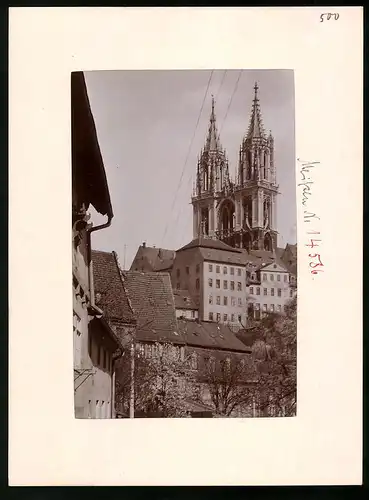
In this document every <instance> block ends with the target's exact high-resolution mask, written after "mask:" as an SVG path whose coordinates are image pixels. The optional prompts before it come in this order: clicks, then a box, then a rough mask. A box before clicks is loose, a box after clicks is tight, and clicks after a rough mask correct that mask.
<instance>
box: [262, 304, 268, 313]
mask: <svg viewBox="0 0 369 500" xmlns="http://www.w3.org/2000/svg"><path fill="white" fill-rule="evenodd" d="M267 310H268V306H267V304H263V311H265V312H266V311H267Z"/></svg>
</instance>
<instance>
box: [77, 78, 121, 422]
mask: <svg viewBox="0 0 369 500" xmlns="http://www.w3.org/2000/svg"><path fill="white" fill-rule="evenodd" d="M71 85H72V87H71V92H72V190H73V192H72V277H73V281H72V293H73V364H74V403H75V416H76V418H110V417H112V416H113V415H114V372H115V360H116V358H117V357H118V356H119V355H120V354H121V352H122V351H121V345H120V343H119V340H118V339H117V337H116V336H115V334H114V332H113V331H112V330H111V328H110V327H109V325H108V324H107V323H106V321H105V319H104V314H103V311H102V310H101V309H100V308H99V307H98V306H97V305H96V302H95V294H94V287H93V279H92V266H91V262H92V261H91V233H92V232H94V231H97V230H100V229H104V228H105V227H108V226H109V225H110V223H111V220H112V218H113V210H112V206H111V201H110V194H109V189H108V185H107V180H106V175H105V169H104V165H103V162H102V158H101V155H100V150H99V145H98V142H97V136H96V130H95V125H94V121H93V117H92V114H91V110H90V105H89V101H88V96H87V89H86V84H85V81H84V75H83V73H81V72H77V73H72V81H71ZM91 205H92V206H93V207H94V208H95V209H96V210H97V212H99V213H100V214H101V215H104V216H106V217H107V222H106V223H105V224H103V225H101V226H93V224H91V223H90V215H89V212H88V210H89V207H90V206H91Z"/></svg>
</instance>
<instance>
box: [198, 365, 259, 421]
mask: <svg viewBox="0 0 369 500" xmlns="http://www.w3.org/2000/svg"><path fill="white" fill-rule="evenodd" d="M248 358H249V356H248ZM198 380H199V382H200V385H201V386H202V392H203V394H204V392H208V394H209V396H210V401H211V404H212V405H213V407H214V410H215V412H216V414H217V415H219V416H225V417H230V416H234V415H236V414H237V413H238V412H239V411H242V413H243V414H245V412H247V410H249V409H250V408H251V407H252V402H253V398H254V395H255V387H254V385H255V368H254V365H253V363H252V360H250V359H247V357H246V356H244V355H243V356H242V355H241V356H240V355H228V356H224V359H221V360H218V361H217V360H215V359H214V358H213V359H211V358H210V359H209V360H207V361H206V362H205V363H204V365H203V367H202V369H201V370H200V373H199V376H198Z"/></svg>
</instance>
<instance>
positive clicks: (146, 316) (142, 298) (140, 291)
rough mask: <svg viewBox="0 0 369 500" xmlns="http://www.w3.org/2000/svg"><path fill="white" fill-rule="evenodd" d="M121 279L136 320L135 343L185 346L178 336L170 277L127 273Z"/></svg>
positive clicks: (147, 273)
mask: <svg viewBox="0 0 369 500" xmlns="http://www.w3.org/2000/svg"><path fill="white" fill-rule="evenodd" d="M123 277H124V284H125V287H126V290H127V293H128V297H129V299H130V301H131V304H132V307H133V310H134V312H135V314H136V317H137V339H138V340H141V341H153V342H155V341H158V342H159V341H169V342H173V343H177V344H181V343H184V341H183V338H182V337H181V335H180V334H179V332H178V325H177V319H176V312H175V304H174V296H173V292H172V285H171V281H170V276H169V274H168V273H157V272H138V271H126V272H124V273H123Z"/></svg>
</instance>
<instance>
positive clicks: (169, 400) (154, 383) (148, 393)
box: [116, 342, 192, 418]
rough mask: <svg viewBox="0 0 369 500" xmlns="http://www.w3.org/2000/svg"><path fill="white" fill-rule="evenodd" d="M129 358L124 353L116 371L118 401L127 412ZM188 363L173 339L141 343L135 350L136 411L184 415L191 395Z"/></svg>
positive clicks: (172, 415)
mask: <svg viewBox="0 0 369 500" xmlns="http://www.w3.org/2000/svg"><path fill="white" fill-rule="evenodd" d="M130 367H131V363H130V359H129V355H127V356H124V357H123V358H122V359H121V361H120V364H119V368H118V370H117V374H116V401H117V407H118V408H121V411H123V412H124V413H128V409H129V397H130V387H131V386H130V384H131V372H130ZM186 374H187V363H186V360H185V359H184V356H181V351H180V348H179V347H178V346H175V345H173V344H172V343H170V342H156V343H152V344H146V348H145V345H144V344H141V345H140V346H139V347H138V348H137V349H136V350H135V370H134V387H135V412H137V413H139V414H141V415H143V416H144V415H156V416H160V417H164V418H166V417H182V416H186V414H187V400H188V398H190V397H191V395H192V388H191V385H190V384H186V383H185V378H186ZM118 411H119V410H118Z"/></svg>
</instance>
